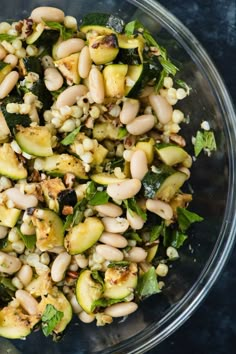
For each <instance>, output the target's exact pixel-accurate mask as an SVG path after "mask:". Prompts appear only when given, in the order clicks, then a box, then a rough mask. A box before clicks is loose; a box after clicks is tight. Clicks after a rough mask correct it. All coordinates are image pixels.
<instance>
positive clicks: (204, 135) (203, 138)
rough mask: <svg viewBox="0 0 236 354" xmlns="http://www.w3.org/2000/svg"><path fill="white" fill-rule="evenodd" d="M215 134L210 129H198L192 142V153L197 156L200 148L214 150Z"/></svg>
mask: <svg viewBox="0 0 236 354" xmlns="http://www.w3.org/2000/svg"><path fill="white" fill-rule="evenodd" d="M216 149H217V147H216V141H215V136H214V133H213V132H212V131H207V130H204V131H203V132H202V131H198V132H197V135H196V138H195V142H194V153H195V156H198V155H199V154H200V152H201V151H202V150H205V151H213V150H216Z"/></svg>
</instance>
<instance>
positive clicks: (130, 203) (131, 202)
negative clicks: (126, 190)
mask: <svg viewBox="0 0 236 354" xmlns="http://www.w3.org/2000/svg"><path fill="white" fill-rule="evenodd" d="M124 204H125V207H126V209H128V211H129V212H130V214H131V215H132V213H133V212H135V213H136V214H137V215H139V216H141V218H142V219H143V220H144V221H146V220H147V214H146V212H145V211H144V210H143V209H142V208H141V207H140V206H139V205H138V203H137V201H136V199H135V198H130V199H126V200H124Z"/></svg>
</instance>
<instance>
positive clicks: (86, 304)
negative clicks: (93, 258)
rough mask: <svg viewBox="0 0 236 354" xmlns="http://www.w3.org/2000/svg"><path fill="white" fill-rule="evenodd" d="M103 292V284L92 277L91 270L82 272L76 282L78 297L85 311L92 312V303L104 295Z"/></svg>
mask: <svg viewBox="0 0 236 354" xmlns="http://www.w3.org/2000/svg"><path fill="white" fill-rule="evenodd" d="M102 292H103V289H102V285H101V284H100V283H98V282H96V281H95V280H94V279H93V278H92V272H91V271H90V270H84V271H83V272H82V273H80V275H79V278H78V280H77V283H76V298H77V301H78V303H79V304H80V306H81V307H82V309H83V310H84V311H85V312H87V313H92V311H91V309H92V305H93V303H94V301H95V300H98V299H99V298H100V297H101V296H102Z"/></svg>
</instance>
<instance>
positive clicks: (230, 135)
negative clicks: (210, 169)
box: [103, 0, 236, 354]
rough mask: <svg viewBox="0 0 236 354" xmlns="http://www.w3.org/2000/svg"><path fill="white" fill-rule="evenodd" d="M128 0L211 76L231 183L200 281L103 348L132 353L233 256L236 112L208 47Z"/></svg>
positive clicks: (147, 344) (159, 10)
mask: <svg viewBox="0 0 236 354" xmlns="http://www.w3.org/2000/svg"><path fill="white" fill-rule="evenodd" d="M127 1H128V2H129V3H131V4H133V5H135V6H137V7H138V8H139V9H141V10H143V11H144V12H145V13H147V14H148V15H149V16H151V17H152V18H153V19H156V20H158V22H159V23H160V24H161V25H162V26H163V27H164V28H165V29H167V31H169V32H170V33H171V34H172V35H173V37H175V39H176V40H177V41H178V42H179V43H180V44H181V45H182V47H183V48H184V49H185V50H186V51H187V53H188V54H189V55H190V56H191V58H192V59H193V60H194V62H195V63H196V65H197V66H198V68H199V69H200V70H201V72H202V74H203V76H204V77H206V78H207V79H208V82H209V84H210V86H211V88H212V91H213V93H214V94H215V96H216V98H217V101H218V105H219V106H220V107H221V111H222V117H227V118H226V121H225V122H224V125H225V138H226V150H227V154H228V155H227V158H228V167H229V172H228V173H229V180H228V186H229V187H230V188H229V187H228V193H227V205H226V210H225V214H224V218H223V223H222V227H221V230H220V234H219V237H218V241H217V243H216V245H215V247H214V250H213V252H212V254H211V257H210V259H209V261H208V263H207V264H206V265H205V267H204V269H203V271H202V273H201V274H200V275H199V278H198V281H197V282H196V283H195V284H194V285H193V287H192V288H191V289H190V291H189V292H188V293H187V294H186V295H185V296H184V297H183V298H182V299H181V301H180V302H179V303H178V305H177V306H174V308H173V310H171V311H170V312H169V313H168V314H167V315H166V316H165V317H164V318H162V319H161V321H159V322H158V323H154V324H153V325H152V326H149V327H148V330H145V331H142V333H139V334H137V335H135V336H134V337H132V338H129V339H128V340H126V341H124V342H122V343H119V344H118V345H115V346H114V347H112V348H110V349H112V351H110V350H109V349H107V350H105V351H103V353H104V354H106V353H111V352H112V353H118V352H119V353H129V354H131V353H135V354H141V353H145V352H146V351H148V350H150V349H152V348H153V347H155V346H156V345H157V344H159V343H161V342H162V341H163V340H164V339H166V338H167V337H168V336H170V335H171V334H172V333H173V332H175V331H176V330H177V329H178V328H179V327H180V326H181V325H182V324H183V323H184V322H185V321H186V320H187V319H188V318H189V317H190V316H191V315H192V314H193V312H194V311H195V310H196V308H197V307H198V306H199V305H200V303H201V302H202V301H203V300H204V298H205V297H206V296H207V294H208V293H209V291H210V290H211V288H212V287H213V285H214V283H215V282H216V280H217V278H218V277H219V275H220V273H221V272H222V270H223V268H224V266H225V264H226V262H227V260H228V259H229V256H230V254H231V252H232V249H233V246H234V242H235V238H236V218H235V210H236V183H235V161H236V151H235V149H234V145H235V143H236V128H235V127H236V114H235V111H234V107H233V104H232V100H231V98H230V95H229V93H228V91H227V88H226V86H225V84H224V82H223V80H222V78H221V77H220V75H219V73H218V71H217V69H216V67H215V65H214V64H213V62H212V60H211V59H210V57H209V56H208V54H207V53H206V51H205V49H204V48H203V47H202V45H201V44H200V43H199V42H198V40H197V39H196V38H195V37H194V35H193V34H192V33H191V32H190V31H189V30H188V29H187V28H186V27H185V26H184V25H183V24H182V23H181V22H180V21H179V20H178V19H177V18H176V17H175V16H174V15H172V14H171V13H170V12H169V11H168V10H166V9H165V8H164V7H163V6H162V5H160V4H159V3H158V2H156V1H153V0H127Z"/></svg>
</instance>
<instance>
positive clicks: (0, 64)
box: [0, 60, 12, 83]
mask: <svg viewBox="0 0 236 354" xmlns="http://www.w3.org/2000/svg"><path fill="white" fill-rule="evenodd" d="M11 70H12V66H11V64H7V63H5V62H4V61H1V60H0V83H1V82H2V81H3V79H4V78H5V77H6V76H7V74H9V72H10V71H11Z"/></svg>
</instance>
